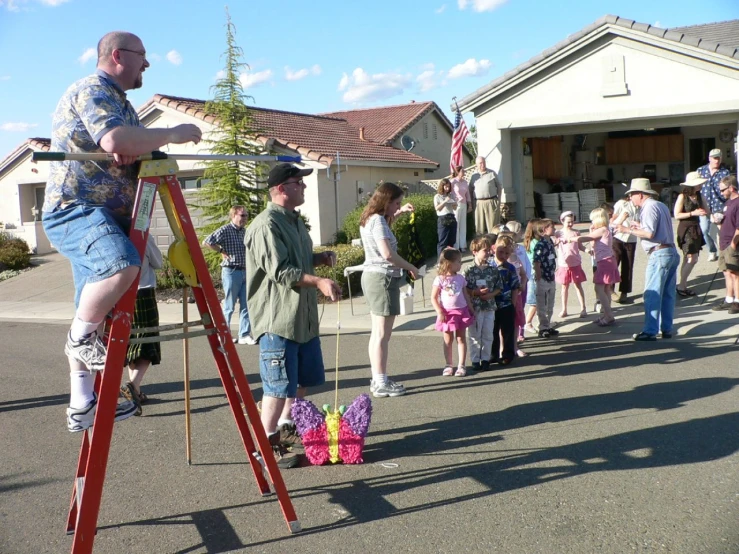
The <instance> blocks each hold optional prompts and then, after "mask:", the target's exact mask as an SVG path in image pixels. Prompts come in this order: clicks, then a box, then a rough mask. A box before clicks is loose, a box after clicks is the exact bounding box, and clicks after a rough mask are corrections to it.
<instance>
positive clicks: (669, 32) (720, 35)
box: [459, 15, 739, 111]
mask: <svg viewBox="0 0 739 554" xmlns="http://www.w3.org/2000/svg"><path fill="white" fill-rule="evenodd" d="M606 25H614V26H618V27H623V28H625V29H630V30H631V31H638V32H641V33H644V34H649V35H653V36H656V37H659V38H662V39H667V40H671V41H674V42H679V43H682V44H687V45H689V46H694V47H697V48H701V49H703V50H707V51H709V52H715V53H716V54H721V55H723V56H727V57H729V58H733V59H735V60H739V20H736V19H735V20H732V21H722V22H718V23H708V24H705V25H693V26H691V27H676V28H674V29H660V28H659V27H654V26H652V25H649V24H647V23H639V22H637V21H634V20H633V19H625V18H623V17H619V16H617V15H606V16H603V17H601V18H600V19H598V20H597V21H595V22H594V23H591V24H590V25H587V26H586V27H583V28H582V29H580V30H579V31H578V32H576V33H574V34H572V35H570V36H568V37H567V38H566V39H564V40H562V41H560V42H558V43H557V44H555V45H554V46H551V47H549V48H547V49H546V50H544V51H543V52H541V53H540V54H537V55H536V56H534V57H533V58H531V59H530V60H528V61H526V62H524V63H522V64H520V65H518V66H516V67H514V68H513V69H511V70H510V71H508V72H506V73H505V74H503V75H501V76H500V77H498V78H497V79H495V80H493V81H491V82H490V83H488V84H487V85H485V86H483V87H481V88H479V89H477V90H476V91H475V92H473V93H471V94H468V95H467V96H465V97H464V98H462V100H460V102H459V105H460V107H461V108H462V110H464V111H469V109H470V108H469V106H470V105H471V104H473V103H474V102H475V101H476V100H478V99H479V98H480V97H481V96H484V95H485V94H487V93H488V92H490V91H492V90H494V89H495V88H497V87H499V86H500V85H502V84H503V83H505V82H506V81H508V80H510V79H512V78H513V77H515V76H517V75H519V74H521V73H523V72H524V71H527V70H529V69H530V68H532V67H533V66H536V65H538V64H540V63H542V62H543V61H544V60H546V59H547V58H551V57H552V56H553V55H555V54H556V53H558V52H559V51H560V50H563V49H564V48H566V47H568V46H569V45H571V44H572V43H574V42H577V41H578V40H580V39H582V38H583V37H585V36H587V35H589V34H591V33H593V32H594V31H597V30H599V29H600V28H601V27H605V26H606ZM718 41H723V42H718Z"/></svg>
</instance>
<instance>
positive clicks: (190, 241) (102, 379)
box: [33, 152, 301, 554]
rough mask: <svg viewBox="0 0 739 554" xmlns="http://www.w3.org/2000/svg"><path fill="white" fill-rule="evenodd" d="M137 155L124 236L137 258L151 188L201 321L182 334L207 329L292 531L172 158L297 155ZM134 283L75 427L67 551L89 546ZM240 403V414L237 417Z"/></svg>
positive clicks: (118, 310) (292, 517)
mask: <svg viewBox="0 0 739 554" xmlns="http://www.w3.org/2000/svg"><path fill="white" fill-rule="evenodd" d="M111 157H112V156H111V155H110V154H105V153H101V154H67V153H63V152H35V153H34V155H33V159H34V161H64V160H110V158H111ZM139 159H140V160H142V161H141V169H140V171H139V181H138V187H137V192H136V200H135V203H134V208H133V219H132V221H131V230H130V237H131V241H132V242H133V244H134V246H135V247H136V249H137V250H138V252H139V255H140V256H141V259H142V260H143V258H144V255H145V252H146V241H147V238H148V236H149V224H150V222H151V215H152V213H153V211H154V202H155V196H156V193H157V192H159V196H160V199H161V201H162V206H163V208H164V211H165V213H166V214H167V219H168V220H169V224H170V226H171V228H172V232H173V234H174V236H175V243H177V245H176V247H175V248H174V249H170V253H172V252H173V251H177V252H178V255H177V256H172V255H171V254H170V262H171V263H172V265H173V266H174V267H176V268H177V269H180V270H181V271H182V272H183V274H184V275H185V279H186V280H187V281H188V285H190V287H191V288H192V292H193V296H194V297H195V304H196V306H197V309H198V312H199V314H200V317H201V320H202V324H203V326H204V331H200V332H195V333H190V334H189V336H194V335H198V334H205V335H207V337H208V342H209V344H210V347H211V350H212V351H213V359H214V360H215V363H216V368H217V369H218V374H219V376H220V378H221V383H222V384H223V389H224V391H225V393H226V397H227V399H228V403H229V405H230V407H231V412H232V413H233V416H234V419H235V420H236V426H237V427H238V429H239V434H240V435H241V440H242V442H243V444H244V449H245V451H246V457H247V458H248V460H249V463H250V465H251V469H252V472H253V473H254V478H255V479H256V482H257V486H258V487H259V491H260V492H261V493H262V495H263V496H264V495H269V494H271V489H270V483H271V484H272V486H273V487H274V491H275V493H276V494H277V498H278V500H279V503H280V508H281V509H282V514H283V516H284V518H285V521H286V522H287V525H288V528H289V530H290V532H292V533H297V532H299V531H300V530H301V528H300V523H299V521H298V518H297V515H296V514H295V510H294V509H293V505H292V502H291V500H290V496H289V494H288V492H287V488H286V487H285V483H284V481H283V480H282V475H281V474H280V471H279V469H278V467H277V462H276V461H275V458H274V456H273V455H272V448H271V446H270V443H269V440H268V439H267V435H266V433H265V432H264V428H263V427H262V424H261V421H260V418H259V412H258V410H257V405H256V403H255V402H254V397H253V396H252V394H251V389H250V388H249V383H248V381H247V380H246V375H245V374H244V369H243V367H242V365H241V360H240V359H239V355H238V353H237V352H236V347H235V346H234V344H233V340H232V338H231V330H230V329H229V327H228V325H227V324H226V319H225V317H224V315H223V311H222V309H221V305H220V302H219V300H218V296H217V295H216V290H215V288H214V287H213V282H212V280H211V278H210V273H209V272H208V268H207V265H206V263H205V258H204V257H203V252H202V250H201V248H200V243H199V241H198V237H197V235H196V233H195V229H194V228H193V224H192V220H191V219H190V214H189V212H188V210H187V206H186V205H185V200H184V198H183V196H182V190H181V189H180V183H179V181H178V180H177V176H176V174H177V169H178V167H177V162H176V161H175V160H176V159H198V160H203V159H233V160H244V159H247V160H249V161H268V160H269V161H287V162H299V161H300V159H299V158H294V157H287V156H200V155H192V156H190V155H168V154H166V153H163V152H153V153H152V154H151V155H146V156H141V157H139ZM138 283H139V277H138V276H137V277H136V279H135V281H134V283H133V284H132V285H131V287H130V288H129V289H128V291H126V293H125V294H124V295H123V297H122V298H121V299H120V300H119V301H118V303H117V304H116V305H115V307H114V308H113V312H112V317H111V318H110V328H109V333H108V339H107V347H108V351H107V352H108V353H107V357H106V360H105V370H104V371H103V372H102V375H101V374H98V376H97V379H96V389H97V391H98V406H97V411H96V413H95V421H94V424H93V426H92V427H91V428H90V429H88V430H87V431H85V432H84V433H83V437H82V447H81V448H80V454H79V460H78V462H77V471H76V473H75V480H74V485H73V487H72V500H71V504H70V507H69V516H68V518H67V534H73V535H74V540H73V543H72V553H73V554H86V553H90V552H92V547H93V541H94V540H95V534H96V532H97V518H98V512H99V510H100V502H101V497H102V494H103V484H104V482H105V471H106V468H107V463H108V453H109V451H110V442H111V439H112V437H113V423H114V418H115V409H116V405H117V403H118V396H119V391H120V386H121V378H122V375H123V368H124V362H125V358H126V350H127V348H128V343H129V338H130V334H131V321H132V319H133V313H134V304H135V300H136V292H137V290H138ZM183 323H187V322H183ZM242 405H243V408H242ZM244 409H245V410H246V415H244ZM247 418H248V421H247ZM250 429H251V432H250ZM252 434H253V437H254V438H252ZM254 439H256V444H257V445H258V450H259V451H260V452H261V453H262V455H261V460H262V462H261V463H260V460H258V459H257V458H256V457H255V456H254V452H256V451H257V446H255V444H254ZM262 463H263V464H264V465H262Z"/></svg>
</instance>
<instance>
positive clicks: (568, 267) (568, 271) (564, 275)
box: [554, 211, 588, 317]
mask: <svg viewBox="0 0 739 554" xmlns="http://www.w3.org/2000/svg"><path fill="white" fill-rule="evenodd" d="M559 220H560V222H562V229H561V230H559V231H557V232H556V233H555V235H554V236H555V237H556V239H557V271H556V272H555V274H554V280H555V281H556V282H557V283H558V284H560V285H562V288H561V290H562V311H561V312H560V313H559V317H567V297H568V293H569V290H570V285H571V284H572V285H575V292H576V293H577V301H578V302H579V303H580V317H586V316H587V315H588V311H587V310H586V309H585V292H584V291H583V290H582V285H581V284H580V283H582V282H584V281H587V277H586V276H585V272H584V271H583V270H582V258H581V257H580V250H583V251H584V250H585V247H584V246H583V245H581V244H580V243H579V242H578V241H577V240H574V241H573V240H571V239H577V237H578V233H577V231H575V230H574V229H573V228H572V226H573V225H574V223H575V214H574V213H572V212H570V211H567V212H562V214H561V215H560V216H559Z"/></svg>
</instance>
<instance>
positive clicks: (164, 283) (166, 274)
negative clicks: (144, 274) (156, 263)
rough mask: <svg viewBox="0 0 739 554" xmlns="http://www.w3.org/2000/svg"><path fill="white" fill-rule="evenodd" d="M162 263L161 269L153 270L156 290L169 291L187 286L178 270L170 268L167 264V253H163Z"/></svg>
mask: <svg viewBox="0 0 739 554" xmlns="http://www.w3.org/2000/svg"><path fill="white" fill-rule="evenodd" d="M163 254H164V256H163V258H164V259H163V260H162V261H163V263H162V267H161V269H157V270H155V273H156V276H157V288H158V289H163V290H169V289H181V288H184V287H186V286H188V284H187V283H186V282H185V276H184V275H182V272H180V270H179V269H175V268H174V267H172V265H171V264H170V263H169V258H167V253H166V252H164V253H163Z"/></svg>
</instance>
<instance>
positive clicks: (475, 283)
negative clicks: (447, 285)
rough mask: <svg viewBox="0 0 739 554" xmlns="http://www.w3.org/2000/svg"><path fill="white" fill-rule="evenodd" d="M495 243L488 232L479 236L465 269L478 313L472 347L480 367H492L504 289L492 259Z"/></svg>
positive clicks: (476, 365) (474, 360) (472, 355)
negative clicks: (497, 299)
mask: <svg viewBox="0 0 739 554" xmlns="http://www.w3.org/2000/svg"><path fill="white" fill-rule="evenodd" d="M492 246H493V243H492V242H491V241H490V239H488V238H487V237H486V236H478V237H475V238H474V239H473V240H472V243H471V244H470V250H472V255H473V257H474V258H473V263H472V265H471V266H469V267H468V268H467V269H465V271H464V277H465V279H466V280H467V290H468V291H469V293H470V296H471V297H472V310H473V313H474V316H475V322H474V323H473V324H472V326H471V327H470V333H469V335H470V338H469V350H470V361H471V362H472V368H473V369H474V370H476V371H487V370H488V369H490V357H491V352H492V347H493V331H494V329H495V308H496V304H495V297H496V295H498V294H500V291H501V289H502V283H501V280H500V273H499V272H498V270H497V268H494V267H492V266H491V265H490V264H489V263H488V259H489V258H490V248H491V247H492Z"/></svg>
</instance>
